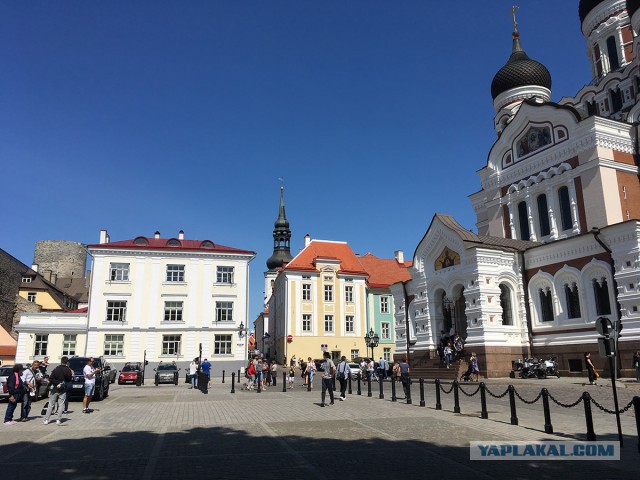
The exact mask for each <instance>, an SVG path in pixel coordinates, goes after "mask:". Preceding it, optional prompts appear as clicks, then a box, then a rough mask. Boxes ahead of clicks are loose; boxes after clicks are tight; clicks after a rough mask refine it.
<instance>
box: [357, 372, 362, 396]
mask: <svg viewBox="0 0 640 480" xmlns="http://www.w3.org/2000/svg"><path fill="white" fill-rule="evenodd" d="M361 380H362V374H361V373H360V372H358V395H362V389H361V388H360V381H361Z"/></svg>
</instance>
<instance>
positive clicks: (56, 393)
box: [42, 357, 84, 425]
mask: <svg viewBox="0 0 640 480" xmlns="http://www.w3.org/2000/svg"><path fill="white" fill-rule="evenodd" d="M68 362H69V358H68V357H62V358H61V359H60V365H58V366H57V367H56V368H54V369H53V372H51V376H50V377H49V405H48V406H47V413H46V414H45V416H44V420H43V421H42V423H44V424H45V425H48V424H49V418H51V412H53V406H54V405H57V406H58V419H57V420H56V424H57V425H60V423H61V422H62V414H63V413H67V410H66V408H67V407H66V405H67V385H68V384H69V383H70V382H71V379H72V378H73V371H72V370H71V369H70V368H69V367H68V366H67V363H68ZM83 411H84V410H83Z"/></svg>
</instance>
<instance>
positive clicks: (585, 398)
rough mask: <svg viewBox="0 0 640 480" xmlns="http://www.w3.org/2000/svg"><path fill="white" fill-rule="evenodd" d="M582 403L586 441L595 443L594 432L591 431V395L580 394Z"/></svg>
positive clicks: (586, 393)
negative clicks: (585, 424) (585, 425)
mask: <svg viewBox="0 0 640 480" xmlns="http://www.w3.org/2000/svg"><path fill="white" fill-rule="evenodd" d="M582 403H583V404H584V419H585V421H586V422H587V440H588V441H589V442H595V441H596V432H595V431H594V430H593V417H592V415H591V395H589V392H582Z"/></svg>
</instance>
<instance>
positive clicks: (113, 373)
mask: <svg viewBox="0 0 640 480" xmlns="http://www.w3.org/2000/svg"><path fill="white" fill-rule="evenodd" d="M104 372H105V375H108V376H109V383H116V379H117V378H118V369H117V368H111V365H109V364H105V366H104Z"/></svg>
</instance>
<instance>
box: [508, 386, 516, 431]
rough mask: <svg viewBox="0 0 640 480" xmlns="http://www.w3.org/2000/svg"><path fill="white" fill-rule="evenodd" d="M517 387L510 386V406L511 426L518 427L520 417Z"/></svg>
mask: <svg viewBox="0 0 640 480" xmlns="http://www.w3.org/2000/svg"><path fill="white" fill-rule="evenodd" d="M515 390H516V389H515V387H514V386H513V385H509V405H510V406H511V425H518V415H517V413H516V393H515Z"/></svg>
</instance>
